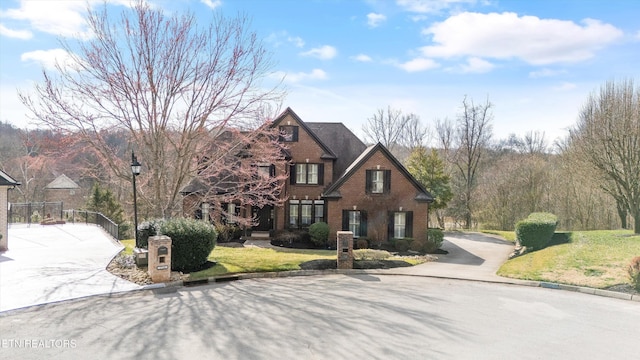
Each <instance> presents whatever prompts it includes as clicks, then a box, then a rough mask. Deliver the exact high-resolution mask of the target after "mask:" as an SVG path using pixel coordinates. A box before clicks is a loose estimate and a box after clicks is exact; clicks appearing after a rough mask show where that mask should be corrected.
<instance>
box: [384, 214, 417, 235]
mask: <svg viewBox="0 0 640 360" xmlns="http://www.w3.org/2000/svg"><path fill="white" fill-rule="evenodd" d="M410 237H413V211H396V212H390V213H389V238H390V239H391V238H395V239H403V238H410Z"/></svg>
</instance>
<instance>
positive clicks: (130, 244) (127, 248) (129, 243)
mask: <svg viewBox="0 0 640 360" xmlns="http://www.w3.org/2000/svg"><path fill="white" fill-rule="evenodd" d="M120 243H121V244H122V245H124V254H125V255H133V248H134V247H136V239H127V240H120Z"/></svg>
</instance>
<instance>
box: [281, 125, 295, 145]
mask: <svg viewBox="0 0 640 360" xmlns="http://www.w3.org/2000/svg"><path fill="white" fill-rule="evenodd" d="M280 141H285V142H297V141H298V127H297V126H292V125H286V126H280Z"/></svg>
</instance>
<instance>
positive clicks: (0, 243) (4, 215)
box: [0, 170, 20, 251]
mask: <svg viewBox="0 0 640 360" xmlns="http://www.w3.org/2000/svg"><path fill="white" fill-rule="evenodd" d="M18 185H20V183H19V182H17V181H16V180H14V179H13V178H12V177H11V176H9V175H8V174H7V173H5V172H4V171H2V170H0V251H6V250H8V249H9V238H8V233H9V223H8V212H9V200H8V198H9V194H8V193H9V189H13V188H15V187H16V186H18Z"/></svg>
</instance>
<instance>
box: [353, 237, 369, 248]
mask: <svg viewBox="0 0 640 360" xmlns="http://www.w3.org/2000/svg"><path fill="white" fill-rule="evenodd" d="M355 245H356V249H368V248H369V242H368V241H367V239H363V238H359V239H357V240H356V244H355Z"/></svg>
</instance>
